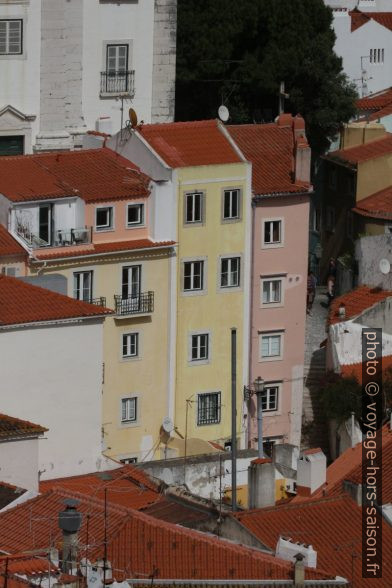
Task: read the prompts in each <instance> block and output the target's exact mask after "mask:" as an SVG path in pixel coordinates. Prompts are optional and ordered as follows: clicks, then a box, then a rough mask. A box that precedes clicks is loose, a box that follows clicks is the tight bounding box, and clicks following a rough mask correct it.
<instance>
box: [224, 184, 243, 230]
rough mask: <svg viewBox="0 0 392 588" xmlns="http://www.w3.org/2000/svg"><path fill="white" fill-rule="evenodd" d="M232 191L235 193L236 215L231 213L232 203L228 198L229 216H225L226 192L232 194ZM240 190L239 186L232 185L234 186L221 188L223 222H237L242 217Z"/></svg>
mask: <svg viewBox="0 0 392 588" xmlns="http://www.w3.org/2000/svg"><path fill="white" fill-rule="evenodd" d="M233 192H236V193H237V215H236V216H233V215H232V208H233V203H232V199H231V200H230V206H229V208H230V216H225V200H226V194H229V193H230V194H233ZM241 213H242V192H241V188H238V187H234V188H223V190H222V222H223V223H235V222H239V221H240V220H241V218H242V214H241Z"/></svg>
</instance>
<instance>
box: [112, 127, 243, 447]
mask: <svg viewBox="0 0 392 588" xmlns="http://www.w3.org/2000/svg"><path fill="white" fill-rule="evenodd" d="M108 145H109V147H111V148H112V149H114V150H116V151H118V152H119V153H121V154H122V155H123V156H125V157H127V158H128V159H130V160H131V161H133V162H135V163H136V164H137V165H139V166H140V168H141V169H142V170H143V171H144V172H145V173H147V174H149V175H150V176H151V177H152V178H153V179H154V180H156V182H157V184H158V186H159V189H160V192H159V193H158V191H157V194H156V198H157V199H160V200H165V202H166V206H167V210H166V216H165V217H162V218H161V222H162V231H163V230H166V231H169V232H166V233H162V235H161V238H164V237H166V238H168V237H169V234H170V236H171V238H172V239H174V240H175V241H176V242H177V243H178V247H177V267H176V288H175V289H174V288H173V304H174V305H175V308H176V325H175V331H176V347H175V348H173V349H172V350H171V353H172V355H173V356H174V355H175V382H174V386H173V388H172V391H171V393H172V395H173V397H174V398H175V402H174V403H173V405H172V411H171V412H170V413H168V416H169V417H170V418H171V419H172V420H173V423H174V425H175V426H176V428H177V430H178V431H179V433H180V434H181V435H182V436H183V437H185V438H187V439H188V438H199V439H202V440H205V441H215V442H218V443H219V444H222V445H223V444H225V443H230V438H231V330H232V329H235V330H236V335H237V346H236V350H237V362H236V370H237V380H236V393H237V437H238V438H239V439H242V440H243V439H244V426H245V424H244V423H245V421H244V411H243V386H244V385H245V384H247V383H248V345H249V301H250V292H249V288H250V245H251V220H250V219H251V166H250V164H249V163H248V162H246V160H245V158H244V157H243V155H242V154H241V153H240V151H239V150H238V148H237V147H236V146H235V144H234V142H233V141H232V139H231V138H230V137H229V135H228V134H227V132H226V130H225V128H224V127H223V125H221V124H220V123H218V122H217V121H202V122H193V123H173V124H161V125H144V126H143V127H141V128H139V129H138V130H137V131H134V132H133V133H132V135H131V137H130V138H129V139H128V140H127V141H122V140H121V138H120V137H119V136H117V137H114V138H113V139H112V140H110V141H109V143H108ZM164 227H166V228H165V229H164ZM174 296H175V299H174ZM174 445H175V446H176V451H177V452H178V453H180V454H181V453H184V452H185V447H184V445H185V442H184V443H183V445H182V447H180V448H179V446H180V445H181V444H180V443H179V442H178V441H177V440H176V442H174V441H173V443H172V446H174ZM242 446H243V444H242Z"/></svg>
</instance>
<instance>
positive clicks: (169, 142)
mask: <svg viewBox="0 0 392 588" xmlns="http://www.w3.org/2000/svg"><path fill="white" fill-rule="evenodd" d="M138 130H139V133H140V135H141V136H142V137H143V138H144V139H145V140H146V141H147V142H148V143H149V144H150V145H151V147H152V148H153V149H154V151H156V152H157V153H158V155H159V156H160V157H161V158H162V159H163V160H164V161H165V162H166V163H167V165H169V166H170V167H173V168H176V167H188V166H198V165H214V164H222V163H238V162H241V161H242V160H241V158H240V156H239V155H238V154H237V152H236V151H235V149H234V147H233V146H232V145H231V143H230V141H229V140H228V139H227V138H226V137H225V135H224V134H223V132H222V131H221V130H220V128H219V123H218V121H216V120H202V121H194V122H176V123H162V124H155V125H143V126H142V127H139V128H138Z"/></svg>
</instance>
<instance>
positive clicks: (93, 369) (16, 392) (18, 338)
mask: <svg viewBox="0 0 392 588" xmlns="http://www.w3.org/2000/svg"><path fill="white" fill-rule="evenodd" d="M0 357H1V366H2V380H3V382H7V387H6V389H5V388H4V386H3V388H2V394H1V409H2V411H3V412H4V413H6V414H9V415H11V416H14V417H18V418H22V419H26V420H30V421H32V422H36V423H38V424H40V425H42V426H44V427H47V428H48V429H49V431H48V433H47V435H46V436H47V439H43V440H40V441H39V469H40V470H41V472H42V478H43V479H48V478H56V477H60V476H70V475H75V474H84V473H87V472H91V471H95V470H97V469H99V467H100V458H101V389H102V321H101V320H94V321H88V322H87V321H86V322H83V323H78V322H75V323H70V324H66V325H65V324H61V325H60V324H57V325H53V326H42V327H36V328H34V327H32V328H22V329H15V330H7V331H4V330H2V331H0Z"/></svg>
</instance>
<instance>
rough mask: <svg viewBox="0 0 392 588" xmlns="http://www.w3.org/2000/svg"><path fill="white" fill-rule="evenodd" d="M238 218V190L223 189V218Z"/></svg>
mask: <svg viewBox="0 0 392 588" xmlns="http://www.w3.org/2000/svg"><path fill="white" fill-rule="evenodd" d="M239 218H240V191H239V190H224V191H223V220H233V219H239Z"/></svg>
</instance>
